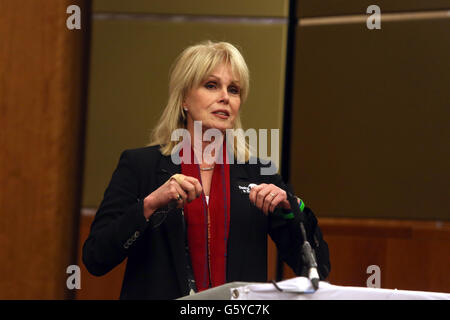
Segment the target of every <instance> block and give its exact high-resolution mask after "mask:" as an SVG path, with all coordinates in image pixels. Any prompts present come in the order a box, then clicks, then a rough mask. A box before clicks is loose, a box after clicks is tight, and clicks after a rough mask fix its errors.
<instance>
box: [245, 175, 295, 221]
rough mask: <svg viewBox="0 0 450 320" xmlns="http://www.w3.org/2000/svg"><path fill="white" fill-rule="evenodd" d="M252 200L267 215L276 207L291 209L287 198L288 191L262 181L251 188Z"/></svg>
mask: <svg viewBox="0 0 450 320" xmlns="http://www.w3.org/2000/svg"><path fill="white" fill-rule="evenodd" d="M249 198H250V202H251V203H252V204H253V205H254V206H256V207H257V208H258V209H260V210H262V211H263V212H264V214H265V215H267V214H268V213H269V212H273V211H274V210H275V208H277V207H280V208H283V209H287V210H290V209H291V205H290V204H289V201H288V200H287V194H286V191H284V190H283V189H281V188H279V187H277V186H276V185H274V184H265V183H261V184H260V185H257V186H255V187H253V188H252V189H251V190H250V195H249Z"/></svg>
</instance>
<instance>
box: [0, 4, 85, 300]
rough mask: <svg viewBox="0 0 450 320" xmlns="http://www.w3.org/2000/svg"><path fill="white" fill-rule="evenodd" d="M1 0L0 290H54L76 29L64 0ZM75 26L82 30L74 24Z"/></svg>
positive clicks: (77, 53) (62, 239) (66, 201)
mask: <svg viewBox="0 0 450 320" xmlns="http://www.w3.org/2000/svg"><path fill="white" fill-rule="evenodd" d="M71 4H77V5H79V6H80V7H81V9H82V12H83V13H85V14H87V15H89V8H88V6H87V5H86V4H87V1H74V0H70V1H69V0H67V1H63V0H51V1H35V0H23V1H10V0H0V15H1V17H0V39H1V45H0V128H1V134H0V150H1V151H0V181H1V184H0V299H63V298H69V297H71V295H72V294H71V293H70V292H68V290H67V287H66V278H67V277H68V275H67V274H66V268H67V267H68V266H69V265H71V264H75V263H76V244H77V237H78V215H79V208H80V198H81V194H80V190H81V163H82V140H83V121H84V112H83V108H84V105H83V102H84V101H83V98H84V86H85V80H86V79H85V78H84V77H85V76H86V73H84V72H83V70H85V68H84V67H85V63H84V62H85V58H86V55H85V53H86V47H85V37H86V32H85V31H86V29H85V28H87V26H88V25H87V23H86V20H83V21H82V30H81V31H69V30H68V29H67V27H66V19H67V17H68V14H66V8H67V7H68V6H69V5H71ZM83 27H84V29H83Z"/></svg>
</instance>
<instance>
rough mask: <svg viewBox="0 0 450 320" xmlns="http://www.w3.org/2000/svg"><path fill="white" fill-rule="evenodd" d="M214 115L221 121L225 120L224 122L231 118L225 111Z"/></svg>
mask: <svg viewBox="0 0 450 320" xmlns="http://www.w3.org/2000/svg"><path fill="white" fill-rule="evenodd" d="M213 115H215V116H216V117H218V118H220V119H224V120H226V119H228V118H229V117H230V116H229V115H228V114H227V113H226V112H223V111H216V112H213Z"/></svg>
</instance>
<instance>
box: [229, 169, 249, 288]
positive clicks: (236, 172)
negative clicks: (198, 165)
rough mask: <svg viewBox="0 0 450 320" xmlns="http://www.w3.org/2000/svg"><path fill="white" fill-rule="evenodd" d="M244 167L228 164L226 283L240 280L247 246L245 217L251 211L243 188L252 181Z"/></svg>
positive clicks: (246, 221) (246, 219) (246, 254)
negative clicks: (228, 223)
mask: <svg viewBox="0 0 450 320" xmlns="http://www.w3.org/2000/svg"><path fill="white" fill-rule="evenodd" d="M245 167H246V166H245V165H242V164H241V165H239V164H230V189H231V190H230V231H229V237H228V248H227V282H230V281H237V280H241V279H242V267H243V265H244V263H245V259H246V257H247V256H248V255H249V254H250V252H247V248H248V246H245V245H242V244H243V243H245V242H246V238H245V237H246V234H247V232H248V228H250V226H249V225H248V221H249V219H248V218H247V217H246V216H247V215H248V214H249V212H250V210H252V207H251V204H250V201H249V199H248V194H246V193H245V187H248V185H249V184H250V183H254V181H250V180H249V176H248V173H247V171H246V170H245Z"/></svg>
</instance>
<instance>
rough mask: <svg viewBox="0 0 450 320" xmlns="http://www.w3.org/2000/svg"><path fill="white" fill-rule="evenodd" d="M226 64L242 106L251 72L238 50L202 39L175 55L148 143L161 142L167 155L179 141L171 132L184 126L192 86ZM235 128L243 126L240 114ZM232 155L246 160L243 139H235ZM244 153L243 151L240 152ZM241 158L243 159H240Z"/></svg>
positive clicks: (164, 153) (157, 143)
mask: <svg viewBox="0 0 450 320" xmlns="http://www.w3.org/2000/svg"><path fill="white" fill-rule="evenodd" d="M222 63H226V64H229V65H230V66H231V72H232V74H233V76H234V77H237V78H238V80H239V84H240V98H241V105H242V104H243V103H244V102H245V101H246V100H247V96H248V91H249V82H250V75H249V70H248V67H247V64H246V63H245V60H244V58H243V56H242V55H241V53H240V52H239V50H238V49H237V48H236V47H235V46H233V45H232V44H230V43H228V42H212V41H209V40H207V41H204V42H201V43H199V44H196V45H193V46H190V47H187V48H186V49H184V51H183V52H182V53H181V54H180V55H179V56H178V57H177V59H176V60H175V62H174V63H173V65H172V67H171V70H170V78H169V98H168V101H167V105H166V107H165V109H164V110H163V113H162V115H161V117H160V119H159V121H158V124H157V126H156V127H155V129H154V130H153V131H152V135H151V142H150V143H149V145H161V153H162V154H163V155H170V154H171V152H172V150H173V148H174V147H175V146H176V144H177V143H178V142H177V141H171V135H172V132H173V131H174V130H176V129H180V128H186V114H185V112H184V110H183V107H182V103H183V100H184V99H185V97H186V95H187V94H188V92H189V91H190V90H191V89H192V88H196V87H198V86H199V85H200V84H201V82H202V81H204V80H205V79H206V78H207V77H208V76H209V75H210V74H211V73H212V72H213V71H214V69H215V68H216V67H217V66H218V65H220V64H222ZM234 129H242V124H241V119H240V116H239V114H238V115H237V116H236V118H235V121H234ZM234 139H235V142H236V140H237V142H236V143H233V145H234V150H233V151H234V156H235V157H237V155H238V154H240V156H241V157H242V156H243V157H244V158H245V160H246V161H247V160H248V159H249V157H250V154H251V153H250V148H249V146H248V144H247V143H246V141H245V139H239V138H237V139H236V137H235V138H234ZM242 152H244V154H242ZM241 159H242V158H241Z"/></svg>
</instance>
